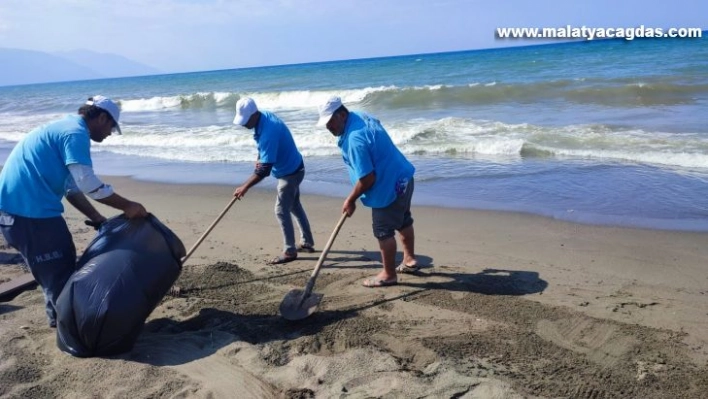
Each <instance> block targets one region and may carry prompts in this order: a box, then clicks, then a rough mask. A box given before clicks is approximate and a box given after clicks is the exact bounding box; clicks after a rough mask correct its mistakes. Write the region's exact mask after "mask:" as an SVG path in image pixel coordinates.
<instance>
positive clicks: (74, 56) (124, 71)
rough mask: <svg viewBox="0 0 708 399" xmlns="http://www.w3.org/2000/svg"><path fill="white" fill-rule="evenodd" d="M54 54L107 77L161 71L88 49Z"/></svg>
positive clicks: (117, 56) (157, 73)
mask: <svg viewBox="0 0 708 399" xmlns="http://www.w3.org/2000/svg"><path fill="white" fill-rule="evenodd" d="M54 54H55V55H58V56H60V57H62V58H64V59H66V60H69V61H71V62H73V63H75V64H78V65H81V66H84V67H87V68H90V69H92V70H94V71H98V72H100V73H101V74H103V75H105V76H106V77H109V78H118V77H123V76H140V75H159V74H161V73H163V72H162V71H160V70H157V69H155V68H153V67H150V66H147V65H144V64H141V63H138V62H135V61H133V60H130V59H128V58H125V57H123V56H120V55H116V54H109V53H96V52H93V51H89V50H73V51H65V52H59V53H54Z"/></svg>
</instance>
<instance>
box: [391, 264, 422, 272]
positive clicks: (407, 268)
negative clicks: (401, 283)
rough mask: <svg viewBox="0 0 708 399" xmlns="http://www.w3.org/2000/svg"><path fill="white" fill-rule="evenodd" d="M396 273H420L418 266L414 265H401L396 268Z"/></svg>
mask: <svg viewBox="0 0 708 399" xmlns="http://www.w3.org/2000/svg"><path fill="white" fill-rule="evenodd" d="M396 271H397V272H399V273H408V274H415V273H418V272H419V271H420V265H418V264H415V265H413V266H408V265H406V264H405V263H401V264H400V265H398V267H396Z"/></svg>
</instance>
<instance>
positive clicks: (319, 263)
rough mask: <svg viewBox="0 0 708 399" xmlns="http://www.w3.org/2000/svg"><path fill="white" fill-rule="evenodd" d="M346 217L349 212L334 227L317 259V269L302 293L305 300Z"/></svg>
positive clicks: (343, 214)
mask: <svg viewBox="0 0 708 399" xmlns="http://www.w3.org/2000/svg"><path fill="white" fill-rule="evenodd" d="M346 218H347V214H346V213H342V216H341V217H340V218H339V221H338V222H337V225H336V226H335V227H334V231H333V232H332V234H331V235H330V236H329V240H328V241H327V244H326V245H325V247H324V248H323V249H322V253H321V254H320V258H319V259H318V260H317V264H316V265H315V270H313V271H312V274H311V275H310V279H309V280H308V281H307V285H306V286H305V291H304V292H303V293H302V299H303V300H304V299H305V298H307V297H308V296H310V294H311V293H312V289H313V288H314V287H315V280H316V279H317V275H318V274H319V273H320V268H321V267H322V263H324V260H325V258H326V257H327V253H328V252H329V249H330V248H332V244H333V243H334V239H335V238H336V237H337V234H338V233H339V230H341V228H342V225H343V224H344V220H345V219H346Z"/></svg>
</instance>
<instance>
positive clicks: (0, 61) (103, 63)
mask: <svg viewBox="0 0 708 399" xmlns="http://www.w3.org/2000/svg"><path fill="white" fill-rule="evenodd" d="M0 65H2V74H0V86H10V85H22V84H31V83H47V82H63V81H72V80H89V79H102V78H119V77H126V76H141V75H158V74H161V73H162V71H160V70H158V69H156V68H153V67H150V66H148V65H144V64H141V63H139V62H135V61H133V60H130V59H128V58H125V57H122V56H119V55H115V54H107V53H96V52H93V51H88V50H74V51H67V52H60V53H45V52H41V51H33V50H20V49H9V48H0Z"/></svg>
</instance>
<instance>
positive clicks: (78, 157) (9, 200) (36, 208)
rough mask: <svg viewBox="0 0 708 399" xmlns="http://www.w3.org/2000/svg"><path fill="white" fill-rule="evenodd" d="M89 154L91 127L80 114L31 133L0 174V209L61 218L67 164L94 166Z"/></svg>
mask: <svg viewBox="0 0 708 399" xmlns="http://www.w3.org/2000/svg"><path fill="white" fill-rule="evenodd" d="M90 151H91V141H90V137H89V131H88V127H87V126H86V122H85V121H84V120H83V118H82V117H81V116H80V115H68V116H67V117H66V118H64V119H61V120H58V121H56V122H52V123H49V124H47V125H44V126H41V127H38V128H37V129H34V130H32V131H31V132H29V133H28V134H27V135H26V136H25V137H24V138H23V139H22V140H21V141H20V142H19V143H17V145H16V146H15V148H14V149H13V150H12V152H11V153H10V156H9V157H8V158H7V161H6V162H5V165H3V168H2V172H0V209H1V210H3V211H5V212H7V213H11V214H13V215H18V216H24V217H28V218H49V217H56V216H61V214H62V213H63V212H64V206H63V205H62V203H61V199H62V197H63V196H64V193H65V183H66V179H67V177H68V176H69V174H70V173H69V169H68V168H67V165H70V164H73V163H78V164H82V165H87V166H92V164H91V153H90Z"/></svg>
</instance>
